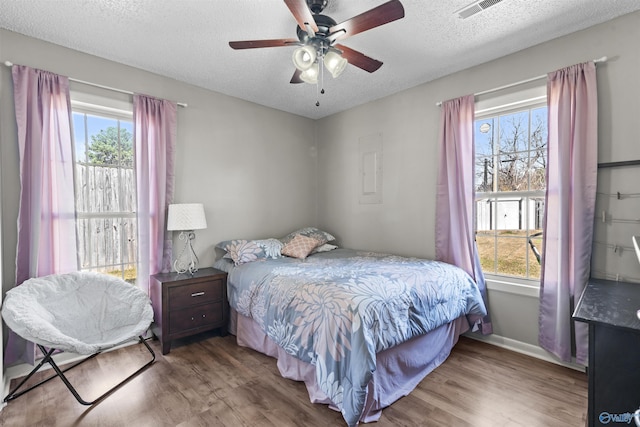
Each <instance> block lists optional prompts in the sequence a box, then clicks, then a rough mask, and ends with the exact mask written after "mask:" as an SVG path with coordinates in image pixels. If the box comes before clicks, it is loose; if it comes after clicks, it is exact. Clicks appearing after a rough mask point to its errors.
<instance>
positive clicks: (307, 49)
mask: <svg viewBox="0 0 640 427" xmlns="http://www.w3.org/2000/svg"><path fill="white" fill-rule="evenodd" d="M316 57H317V54H316V50H315V49H314V48H313V47H312V46H309V45H306V46H301V47H299V48H297V49H296V50H294V51H293V65H295V66H296V68H297V69H298V70H300V71H306V70H308V69H309V68H311V67H312V66H313V64H314V63H315V62H316Z"/></svg>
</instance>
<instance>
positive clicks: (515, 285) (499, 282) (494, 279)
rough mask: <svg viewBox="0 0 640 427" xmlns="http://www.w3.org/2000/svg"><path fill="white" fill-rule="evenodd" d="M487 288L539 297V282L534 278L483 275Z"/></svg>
mask: <svg viewBox="0 0 640 427" xmlns="http://www.w3.org/2000/svg"><path fill="white" fill-rule="evenodd" d="M485 279H486V283H487V289H488V290H490V291H498V292H505V293H509V294H515V295H521V296H527V297H532V298H539V297H540V283H539V282H538V281H535V280H524V279H518V278H515V277H514V278H510V277H501V276H490V275H485Z"/></svg>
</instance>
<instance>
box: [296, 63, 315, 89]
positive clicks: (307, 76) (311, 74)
mask: <svg viewBox="0 0 640 427" xmlns="http://www.w3.org/2000/svg"><path fill="white" fill-rule="evenodd" d="M318 74H319V69H318V63H317V62H316V63H315V64H313V65H312V66H311V67H310V68H309V69H307V70H305V71H303V72H302V73H300V80H302V81H303V82H306V83H311V84H316V83H318Z"/></svg>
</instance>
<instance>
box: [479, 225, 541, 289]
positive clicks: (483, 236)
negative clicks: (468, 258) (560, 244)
mask: <svg viewBox="0 0 640 427" xmlns="http://www.w3.org/2000/svg"><path fill="white" fill-rule="evenodd" d="M537 231H539V230H532V231H531V234H534V233H536V232H537ZM496 237H497V239H496ZM531 240H532V241H533V243H534V245H535V246H536V247H537V249H538V251H542V238H541V237H536V238H533V239H531ZM476 242H477V244H478V252H479V255H480V264H481V265H482V270H483V271H484V272H485V273H494V274H505V275H509V276H518V277H525V278H531V279H539V278H540V264H539V263H538V261H537V259H536V257H535V255H534V253H533V251H532V250H531V248H530V247H529V242H528V239H527V234H526V231H523V230H500V231H498V232H497V236H494V234H493V232H478V234H477V235H476ZM496 244H497V262H496V250H495V249H496ZM527 257H528V260H529V272H528V274H527Z"/></svg>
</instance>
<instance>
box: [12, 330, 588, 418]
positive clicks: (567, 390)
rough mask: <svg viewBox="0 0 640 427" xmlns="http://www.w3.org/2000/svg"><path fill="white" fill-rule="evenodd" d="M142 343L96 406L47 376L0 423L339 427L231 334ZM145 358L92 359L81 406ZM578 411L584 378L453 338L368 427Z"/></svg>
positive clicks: (581, 414)
mask: <svg viewBox="0 0 640 427" xmlns="http://www.w3.org/2000/svg"><path fill="white" fill-rule="evenodd" d="M151 345H152V348H153V349H154V351H156V354H157V359H156V362H155V363H154V364H153V365H152V366H151V367H149V368H148V369H147V370H146V371H145V372H143V373H142V374H141V375H139V376H137V377H136V378H134V379H133V380H132V381H130V382H129V383H127V384H126V385H124V386H123V387H122V388H121V389H119V390H118V391H116V392H115V393H114V394H112V395H110V396H109V397H107V398H106V399H105V400H103V401H102V402H100V403H99V404H96V405H94V406H93V407H91V408H87V407H85V406H82V405H80V404H78V403H77V402H76V400H75V399H74V398H73V396H72V395H71V394H70V393H69V392H68V391H67V389H66V388H65V387H64V385H63V383H62V381H60V380H59V379H57V378H56V379H54V380H52V381H50V382H49V383H47V384H45V385H43V386H41V387H39V388H37V389H34V390H33V391H31V392H30V393H28V394H25V395H24V396H21V397H19V398H17V399H16V400H13V401H11V402H10V403H8V405H7V406H5V407H4V409H2V411H0V425H3V426H65V427H67V426H136V427H139V426H234V427H236V426H319V427H327V426H343V425H346V424H345V423H344V421H343V420H342V417H341V415H340V414H339V413H338V412H335V411H333V410H331V409H329V408H328V407H327V406H325V405H319V404H312V403H310V402H309V398H308V395H307V392H306V389H305V387H304V385H303V384H302V383H298V382H294V381H291V380H287V379H283V378H281V377H280V375H279V374H278V370H277V367H276V362H275V359H272V358H270V357H267V356H264V355H262V354H259V353H257V352H255V351H252V350H249V349H246V348H242V347H238V346H237V345H236V344H235V337H233V336H231V335H229V336H227V337H224V338H222V337H219V336H214V335H200V336H198V337H196V338H195V339H191V340H187V341H182V342H177V343H174V345H173V347H172V350H171V352H170V353H169V354H167V355H166V356H162V355H161V354H160V348H159V345H158V342H157V341H152V342H151ZM147 357H148V352H147V351H146V350H145V349H144V347H143V346H142V345H135V346H130V347H126V348H123V349H120V350H116V351H112V352H109V353H105V354H101V355H99V356H98V357H97V358H95V359H94V360H91V361H89V362H87V363H85V364H83V365H80V366H79V367H77V368H76V369H74V370H72V371H69V372H68V374H69V379H70V380H71V382H72V383H73V384H75V385H76V386H77V388H78V391H79V393H80V395H81V396H82V397H83V398H85V399H86V400H90V399H92V398H95V397H96V396H98V395H100V394H101V393H102V391H104V390H106V389H107V388H108V387H109V385H110V383H114V384H115V383H116V382H117V380H115V379H114V377H116V376H121V377H122V378H123V377H125V376H126V375H128V374H129V373H131V372H133V371H134V370H135V369H136V368H137V367H138V366H139V365H141V364H142V363H143V361H144V360H146V358H147ZM38 375H41V374H38ZM83 382H85V384H83ZM12 384H15V380H14V381H13V383H12ZM586 407H587V379H586V374H584V373H581V372H577V371H574V370H571V369H568V368H563V367H560V366H557V365H554V364H551V363H548V362H544V361H541V360H538V359H534V358H531V357H528V356H524V355H521V354H517V353H513V352H510V351H507V350H504V349H501V348H499V347H495V346H492V345H488V344H485V343H482V342H479V341H475V340H472V339H469V338H465V337H462V338H461V339H460V342H459V343H458V344H457V345H456V347H455V348H454V349H453V352H452V354H451V356H450V357H449V358H448V359H447V360H446V361H445V362H444V363H443V364H442V365H441V366H440V367H439V368H437V369H436V370H435V371H434V372H432V373H431V374H430V375H429V376H428V377H427V378H425V379H424V380H423V381H422V382H421V383H420V385H419V386H418V387H417V388H416V389H415V390H414V391H413V392H412V393H411V394H410V395H409V396H406V397H404V398H402V399H400V400H398V401H397V402H395V403H394V404H393V405H392V406H390V407H389V408H386V409H385V410H384V411H383V414H382V418H381V419H380V421H378V422H377V423H375V424H371V426H372V427H374V426H375V427H383V426H438V427H441V426H473V427H478V426H487V427H489V426H490V427H495V426H527V427H536V426H544V427H553V426H563V427H565V426H584V425H585V418H586Z"/></svg>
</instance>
